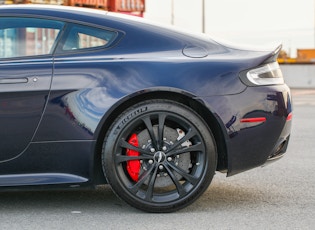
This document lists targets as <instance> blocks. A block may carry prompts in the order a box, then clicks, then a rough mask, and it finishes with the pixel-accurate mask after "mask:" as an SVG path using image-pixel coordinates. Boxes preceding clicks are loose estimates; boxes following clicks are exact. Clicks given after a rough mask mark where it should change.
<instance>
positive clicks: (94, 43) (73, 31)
mask: <svg viewBox="0 0 315 230" xmlns="http://www.w3.org/2000/svg"><path fill="white" fill-rule="evenodd" d="M115 37H116V33H115V32H113V31H107V30H103V29H99V28H94V27H89V26H82V25H71V26H70V29H69V31H68V33H67V35H66V39H65V42H64V44H63V46H62V51H69V50H83V49H89V48H98V47H106V46H108V45H109V44H110V43H111V42H112V41H113V39H114V38H115Z"/></svg>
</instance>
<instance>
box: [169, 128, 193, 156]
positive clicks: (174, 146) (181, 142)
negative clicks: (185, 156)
mask: <svg viewBox="0 0 315 230" xmlns="http://www.w3.org/2000/svg"><path fill="white" fill-rule="evenodd" d="M196 135H197V131H196V130H195V129H189V131H188V132H187V133H186V135H185V136H184V137H183V138H182V139H180V140H178V141H176V142H175V143H174V145H172V147H171V148H170V149H169V151H172V150H174V149H176V148H177V147H178V146H180V145H181V144H183V143H184V142H185V141H188V140H189V139H190V138H192V137H194V136H196Z"/></svg>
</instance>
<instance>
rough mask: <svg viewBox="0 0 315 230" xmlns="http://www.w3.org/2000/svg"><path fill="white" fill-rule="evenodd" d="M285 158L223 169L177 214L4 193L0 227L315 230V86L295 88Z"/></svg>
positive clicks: (72, 197) (80, 198) (105, 198)
mask: <svg viewBox="0 0 315 230" xmlns="http://www.w3.org/2000/svg"><path fill="white" fill-rule="evenodd" d="M292 94H293V99H294V113H293V129H292V135H291V140H290V144H289V148H288V151H287V153H286V156H285V157H283V158H282V159H281V160H279V161H277V162H275V163H273V164H270V165H268V166H266V167H262V168H256V169H253V170H250V171H247V172H244V173H241V174H239V175H235V176H232V177H229V178H226V177H225V174H221V173H217V174H216V175H215V177H214V180H213V182H212V184H211V186H210V187H209V189H208V190H207V191H206V193H205V194H204V195H203V196H202V197H201V198H200V199H199V200H198V201H197V202H195V203H194V204H193V205H191V206H189V207H187V208H185V209H183V210H181V211H179V212H176V213H171V214H148V213H144V212H141V211H138V210H136V209H134V208H131V207H129V206H128V205H126V204H125V203H124V202H122V201H120V200H119V199H118V198H116V196H115V195H114V194H113V193H112V192H111V190H110V188H109V187H108V186H102V187H100V188H98V189H97V190H95V191H58V192H56V191H41V192H2V193H0V229H10V230H11V229H32V230H37V229H41V230H42V229H93V230H96V229H115V230H119V229H123V230H127V229H136V230H141V229H150V230H155V229H157V230H162V229H163V230H164V229H172V230H173V229H181V230H182V229H183V230H185V229H196V230H197V229H314V228H315V176H314V174H315V139H314V130H315V120H314V119H315V90H292Z"/></svg>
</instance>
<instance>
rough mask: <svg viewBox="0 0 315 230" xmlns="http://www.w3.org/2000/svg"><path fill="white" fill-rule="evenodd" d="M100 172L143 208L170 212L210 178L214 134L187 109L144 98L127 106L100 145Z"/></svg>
mask: <svg viewBox="0 0 315 230" xmlns="http://www.w3.org/2000/svg"><path fill="white" fill-rule="evenodd" d="M102 159H103V170H104V173H105V176H106V179H107V181H108V182H109V184H110V185H111V187H112V189H113V190H114V192H115V193H116V194H117V195H118V196H119V197H120V198H122V199H123V200H124V201H126V202H127V203H129V204H130V205H131V206H133V207H136V208H138V209H141V210H144V211H147V212H172V211H176V210H178V209H181V208H183V207H185V206H187V205H189V204H191V203H192V202H193V201H195V200H196V199H197V198H198V197H199V196H200V195H201V194H202V193H203V192H204V191H205V190H206V189H207V187H208V186H209V184H210V183H211V180H212V178H213V175H214V172H215V169H216V163H217V152H216V146H215V141H214V138H213V135H212V133H211V131H210V129H209V128H208V126H207V124H206V123H205V122H204V121H203V119H202V118H201V117H200V116H199V115H198V114H197V113H196V112H195V111H193V110H192V109H191V108H189V107H187V106H185V105H182V104H180V103H177V102H174V101H170V100H148V101H144V102H141V103H138V104H136V105H134V106H132V107H129V108H128V109H126V110H125V111H124V112H123V113H122V114H121V115H120V116H119V117H118V118H117V119H116V120H115V122H114V123H113V124H112V126H111V128H110V129H109V131H108V133H107V135H106V137H105V140H104V145H103V152H102Z"/></svg>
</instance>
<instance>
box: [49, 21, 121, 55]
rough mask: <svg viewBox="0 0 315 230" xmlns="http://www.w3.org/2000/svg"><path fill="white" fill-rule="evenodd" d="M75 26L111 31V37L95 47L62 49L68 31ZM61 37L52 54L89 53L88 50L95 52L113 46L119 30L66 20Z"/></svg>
mask: <svg viewBox="0 0 315 230" xmlns="http://www.w3.org/2000/svg"><path fill="white" fill-rule="evenodd" d="M75 26H79V27H89V28H91V29H93V28H94V29H97V30H104V31H105V32H106V31H108V32H111V33H113V37H112V39H111V40H110V41H108V42H107V43H106V44H105V45H103V46H96V47H90V48H82V49H74V50H64V49H63V46H64V44H65V42H66V40H67V38H68V36H69V34H70V31H71V29H72V28H73V27H75ZM60 35H61V38H60V40H59V41H58V44H57V46H56V49H55V50H54V52H53V55H54V56H63V55H68V54H76V53H90V52H96V51H101V50H107V49H110V48H112V47H113V45H114V44H116V42H117V41H118V40H120V39H118V38H119V37H121V36H119V32H118V31H116V30H112V29H109V28H103V27H98V26H93V25H91V24H88V25H86V24H80V23H75V22H67V23H66V25H65V27H64V30H63V32H62V34H60Z"/></svg>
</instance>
